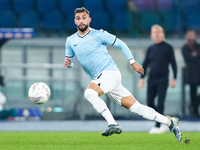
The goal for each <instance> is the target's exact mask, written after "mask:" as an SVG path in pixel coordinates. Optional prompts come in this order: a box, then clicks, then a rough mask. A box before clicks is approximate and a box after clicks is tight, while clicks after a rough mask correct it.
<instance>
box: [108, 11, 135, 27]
mask: <svg viewBox="0 0 200 150" xmlns="http://www.w3.org/2000/svg"><path fill="white" fill-rule="evenodd" d="M130 25H131V19H130V15H129V14H128V13H126V12H122V13H116V14H114V15H113V22H112V28H113V29H114V30H116V31H129V29H130Z"/></svg>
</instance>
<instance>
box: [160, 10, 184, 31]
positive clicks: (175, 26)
mask: <svg viewBox="0 0 200 150" xmlns="http://www.w3.org/2000/svg"><path fill="white" fill-rule="evenodd" d="M161 16H162V27H163V29H164V30H165V32H169V33H170V32H174V31H181V30H182V23H183V20H182V17H181V15H180V14H178V13H176V14H174V13H173V12H172V11H170V10H169V11H161Z"/></svg>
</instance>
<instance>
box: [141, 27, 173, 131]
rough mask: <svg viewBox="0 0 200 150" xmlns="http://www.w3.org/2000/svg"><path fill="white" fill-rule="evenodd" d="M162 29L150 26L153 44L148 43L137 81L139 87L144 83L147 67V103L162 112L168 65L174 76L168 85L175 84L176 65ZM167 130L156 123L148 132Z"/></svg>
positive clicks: (167, 81)
mask: <svg viewBox="0 0 200 150" xmlns="http://www.w3.org/2000/svg"><path fill="white" fill-rule="evenodd" d="M164 36H165V34H164V30H163V28H162V27H161V26H159V25H153V26H152V28H151V38H152V40H153V42H154V44H152V45H150V46H149V48H148V50H147V53H146V57H145V59H144V62H143V68H144V70H145V74H144V75H142V76H141V79H140V81H139V83H138V88H139V89H140V88H141V87H142V86H143V85H144V77H145V75H146V73H147V71H146V70H147V68H149V78H148V86H147V105H148V106H150V107H152V108H154V109H155V110H157V111H158V112H159V113H161V114H163V113H164V105H165V97H166V92H167V88H168V84H169V65H170V64H171V65H172V70H173V74H174V77H173V79H172V80H171V81H170V86H171V87H175V86H176V76H177V65H176V60H175V56H174V50H173V48H172V46H171V45H170V44H168V43H167V42H165V41H164ZM156 96H157V97H158V102H157V106H156V105H155V97H156ZM166 131H167V128H166V127H165V126H161V124H160V123H156V125H155V127H153V128H152V129H151V130H150V131H149V133H151V134H159V133H164V132H166Z"/></svg>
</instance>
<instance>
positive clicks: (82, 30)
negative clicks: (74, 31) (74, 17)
mask: <svg viewBox="0 0 200 150" xmlns="http://www.w3.org/2000/svg"><path fill="white" fill-rule="evenodd" d="M77 27H78V29H79V30H80V31H81V32H84V31H85V30H87V28H88V27H89V25H85V27H84V28H80V27H79V26H77Z"/></svg>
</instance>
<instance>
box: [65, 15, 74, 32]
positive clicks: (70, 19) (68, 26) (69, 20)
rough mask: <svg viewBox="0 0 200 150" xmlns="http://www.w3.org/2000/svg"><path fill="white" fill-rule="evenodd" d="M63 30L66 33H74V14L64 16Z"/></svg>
mask: <svg viewBox="0 0 200 150" xmlns="http://www.w3.org/2000/svg"><path fill="white" fill-rule="evenodd" d="M64 29H65V30H67V31H72V32H74V31H76V30H77V28H76V25H75V24H74V13H69V14H67V15H66V19H65V21H64Z"/></svg>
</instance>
